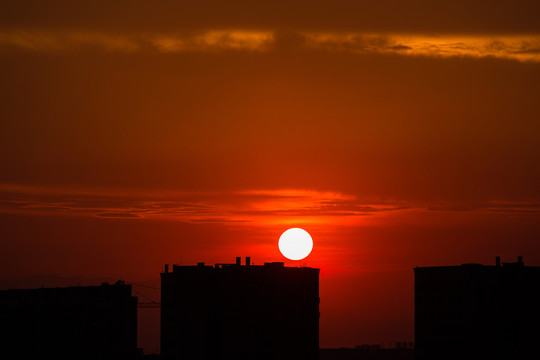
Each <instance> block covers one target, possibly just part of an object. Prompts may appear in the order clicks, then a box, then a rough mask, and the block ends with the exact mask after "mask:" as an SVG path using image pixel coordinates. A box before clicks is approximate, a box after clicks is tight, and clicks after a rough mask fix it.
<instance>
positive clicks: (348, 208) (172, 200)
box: [0, 185, 410, 225]
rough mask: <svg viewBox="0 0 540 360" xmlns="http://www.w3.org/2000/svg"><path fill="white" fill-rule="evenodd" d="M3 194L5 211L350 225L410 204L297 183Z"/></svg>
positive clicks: (8, 190)
mask: <svg viewBox="0 0 540 360" xmlns="http://www.w3.org/2000/svg"><path fill="white" fill-rule="evenodd" d="M141 193H143V194H144V195H141ZM0 194H1V195H2V196H1V198H2V199H3V200H0V211H1V212H4V213H28V214H49V215H50V214H55V215H69V216H94V217H99V218H125V219H129V218H162V219H173V220H179V221H184V222H192V223H201V222H205V223H208V222H214V223H250V224H254V225H257V224H265V225H267V224H272V223H283V222H287V221H295V222H303V223H314V222H317V223H326V222H333V223H339V224H342V225H346V224H350V223H353V222H355V221H357V220H358V218H359V217H365V216H373V215H377V214H382V213H386V212H392V211H400V210H406V209H409V208H410V206H409V205H407V204H404V203H399V204H398V203H384V202H373V203H366V202H365V201H361V200H359V199H357V198H356V197H355V196H352V195H347V194H342V193H338V192H320V191H313V190H299V189H280V190H249V191H231V192H200V193H178V192H153V193H144V192H140V191H133V192H130V191H126V192H123V193H122V192H114V191H110V192H107V191H95V192H91V191H80V192H77V191H76V190H65V189H53V188H43V189H41V190H40V189H39V188H35V187H24V186H9V185H1V186H0Z"/></svg>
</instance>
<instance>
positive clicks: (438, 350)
mask: <svg viewBox="0 0 540 360" xmlns="http://www.w3.org/2000/svg"><path fill="white" fill-rule="evenodd" d="M414 274H415V352H416V359H418V360H423V359H441V360H444V359H540V345H539V342H538V341H539V339H540V267H538V266H524V264H523V260H522V258H521V257H519V258H518V261H517V262H513V263H503V264H501V262H500V258H499V257H497V259H496V264H495V265H492V266H489V265H481V264H463V265H460V266H437V267H417V268H415V269H414Z"/></svg>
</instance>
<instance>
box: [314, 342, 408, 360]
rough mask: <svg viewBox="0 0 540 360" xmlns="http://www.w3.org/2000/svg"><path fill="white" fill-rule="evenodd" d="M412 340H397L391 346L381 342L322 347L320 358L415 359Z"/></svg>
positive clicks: (353, 359) (325, 359)
mask: <svg viewBox="0 0 540 360" xmlns="http://www.w3.org/2000/svg"><path fill="white" fill-rule="evenodd" d="M413 359H414V345H413V343H412V342H396V343H393V344H392V345H391V346H381V345H380V344H364V345H357V346H355V347H354V348H346V347H342V348H333V349H320V350H319V360H413Z"/></svg>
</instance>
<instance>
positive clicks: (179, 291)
mask: <svg viewBox="0 0 540 360" xmlns="http://www.w3.org/2000/svg"><path fill="white" fill-rule="evenodd" d="M318 351H319V269H315V268H308V267H285V266H284V264H283V263H282V262H274V263H265V264H264V265H252V264H250V258H249V257H247V258H246V263H245V265H241V259H240V258H237V259H236V263H235V264H216V265H215V266H207V265H205V264H204V263H199V264H198V265H197V266H177V265H173V267H172V271H171V272H169V269H168V266H167V265H166V266H165V272H163V273H161V355H162V359H164V360H171V359H280V360H287V359H295V360H304V359H305V360H308V359H309V360H315V359H318Z"/></svg>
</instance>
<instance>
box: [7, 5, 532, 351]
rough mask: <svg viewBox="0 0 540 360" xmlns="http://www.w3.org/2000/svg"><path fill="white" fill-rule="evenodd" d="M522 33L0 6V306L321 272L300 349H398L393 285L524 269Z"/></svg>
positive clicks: (257, 12)
mask: <svg viewBox="0 0 540 360" xmlns="http://www.w3.org/2000/svg"><path fill="white" fill-rule="evenodd" d="M538 13H540V4H538V3H535V2H530V1H525V0H518V1H514V2H512V3H505V4H499V3H497V4H494V3H493V2H491V1H487V0H480V1H462V0H459V1H453V2H451V3H447V2H442V1H435V2H427V1H424V0H414V1H409V2H407V4H406V5H404V3H403V2H400V1H397V0H383V1H378V2H368V1H340V2H332V3H328V2H321V1H310V2H307V1H304V0H293V1H287V2H284V1H271V2H267V1H264V2H260V3H257V4H256V5H255V4H253V3H250V2H247V1H232V2H226V3H225V2H222V1H216V0H208V1H198V2H190V1H181V2H176V1H169V0H163V1H159V2H153V3H148V2H143V1H139V0H136V1H129V2H128V1H124V0H120V1H116V2H114V3H111V4H96V3H95V2H92V1H86V0H83V1H78V2H77V3H73V4H70V5H69V6H68V5H66V4H65V3H64V2H63V1H60V0H52V1H49V2H47V3H44V2H42V1H37V0H28V1H11V0H8V1H3V2H2V3H1V4H0V54H1V55H0V64H1V67H0V73H1V78H2V82H1V85H0V99H2V100H1V106H0V168H1V169H2V171H1V172H0V245H1V246H2V251H1V252H0V288H1V289H7V288H10V287H25V286H27V284H34V285H32V286H38V287H39V286H40V285H41V283H43V285H45V286H47V285H52V286H56V285H57V284H61V285H67V283H71V284H72V283H73V282H75V283H76V282H82V283H95V280H96V279H104V278H106V279H109V280H111V281H116V280H118V279H123V280H126V281H127V282H133V283H137V282H138V283H144V284H150V285H153V286H155V285H156V284H157V283H159V277H158V275H157V274H158V273H159V272H160V271H161V269H162V265H163V264H166V263H168V264H184V265H186V264H196V263H197V262H199V261H205V262H207V263H226V262H229V261H230V259H232V258H234V257H236V256H250V257H251V259H252V261H253V262H254V263H255V264H262V263H264V262H276V261H283V262H285V265H286V266H303V265H304V264H305V265H307V266H309V267H315V268H319V269H320V270H321V271H320V297H321V304H320V311H321V318H320V344H321V347H325V348H329V347H341V346H347V347H351V346H355V345H357V344H362V343H365V344H369V343H383V342H388V341H413V339H414V292H413V285H414V274H413V270H412V269H413V268H414V267H415V266H419V267H427V266H434V265H437V266H444V265H454V264H462V263H482V264H491V263H493V259H494V258H495V256H501V258H502V261H513V260H514V259H515V258H517V256H523V257H524V262H525V264H526V265H533V266H538V265H540V251H539V250H540V245H539V242H538V239H539V238H540V187H539V186H538V184H539V183H540V167H539V166H538V164H539V163H540V145H539V142H538V134H539V133H540V122H539V121H538V119H540V105H539V104H538V94H540V50H539V49H540V21H539V20H538V19H537V14H538ZM293 227H299V228H303V229H305V230H306V231H308V232H309V234H310V235H311V237H312V238H313V250H312V252H311V253H310V255H309V256H308V257H307V258H305V259H304V260H299V261H290V260H287V259H286V258H284V257H283V256H282V255H281V253H280V252H279V249H278V240H279V237H280V235H281V234H282V233H283V232H284V231H285V230H287V229H288V228H293ZM85 279H86V280H85ZM40 282H41V283H40ZM98 283H99V282H98ZM148 311H150V310H148ZM148 321H150V323H152V321H153V320H151V319H149V320H148ZM145 336H146V335H145ZM145 339H147V337H145ZM144 341H146V340H144ZM150 343H152V344H155V343H156V341H155V339H154V340H152V341H149V345H145V346H148V349H152V348H153V347H154V346H155V345H152V344H150ZM145 344H146V343H145Z"/></svg>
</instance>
